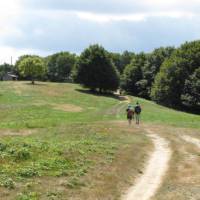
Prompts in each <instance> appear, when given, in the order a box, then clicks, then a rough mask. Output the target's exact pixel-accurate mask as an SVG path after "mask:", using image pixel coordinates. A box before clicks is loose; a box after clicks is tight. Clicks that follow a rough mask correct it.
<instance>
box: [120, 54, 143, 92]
mask: <svg viewBox="0 0 200 200" xmlns="http://www.w3.org/2000/svg"><path fill="white" fill-rule="evenodd" d="M145 62H146V55H145V54H144V53H140V54H138V55H136V56H135V58H133V60H132V61H131V63H130V64H129V65H127V66H126V68H125V70H124V73H123V75H122V79H121V87H122V89H124V90H125V91H127V92H129V93H131V94H133V95H136V96H143V91H142V90H143V88H145V87H146V86H145V85H146V81H141V80H142V79H143V73H142V66H144V65H145Z"/></svg>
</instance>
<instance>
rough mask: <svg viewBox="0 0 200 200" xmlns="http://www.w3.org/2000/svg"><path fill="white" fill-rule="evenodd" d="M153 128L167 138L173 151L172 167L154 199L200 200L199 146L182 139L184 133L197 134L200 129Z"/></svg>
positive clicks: (152, 127)
mask: <svg viewBox="0 0 200 200" xmlns="http://www.w3.org/2000/svg"><path fill="white" fill-rule="evenodd" d="M148 127H151V129H152V130H154V131H155V132H156V133H159V134H160V135H162V137H165V138H167V139H168V140H169V141H170V143H171V148H172V151H173V154H172V159H171V161H170V168H169V171H168V173H167V174H166V176H165V178H164V180H163V185H162V186H161V188H160V189H159V191H158V193H157V194H156V195H155V197H154V198H152V199H153V200H199V199H200V190H199V189H197V188H200V173H199V171H200V154H199V152H200V151H199V148H197V147H196V146H195V145H193V144H191V143H188V142H186V141H184V140H183V139H182V136H183V135H185V134H186V135H191V136H194V135H197V134H198V133H197V132H198V130H197V129H196V130H195V129H189V128H175V127H170V126H151V125H148Z"/></svg>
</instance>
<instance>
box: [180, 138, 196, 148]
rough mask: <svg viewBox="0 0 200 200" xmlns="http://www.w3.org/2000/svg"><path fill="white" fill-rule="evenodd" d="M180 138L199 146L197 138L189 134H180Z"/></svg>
mask: <svg viewBox="0 0 200 200" xmlns="http://www.w3.org/2000/svg"><path fill="white" fill-rule="evenodd" d="M182 138H183V140H185V141H186V142H190V143H192V144H194V145H196V146H197V147H198V148H200V140H199V139H197V138H194V137H191V136H189V135H184V136H182Z"/></svg>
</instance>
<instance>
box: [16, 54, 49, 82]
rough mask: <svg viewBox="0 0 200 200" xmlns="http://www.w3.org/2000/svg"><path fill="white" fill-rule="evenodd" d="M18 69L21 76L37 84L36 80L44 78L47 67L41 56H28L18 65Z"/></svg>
mask: <svg viewBox="0 0 200 200" xmlns="http://www.w3.org/2000/svg"><path fill="white" fill-rule="evenodd" d="M18 69H19V72H20V74H21V75H22V76H23V77H24V76H25V77H29V78H30V79H31V81H32V84H34V83H35V79H36V78H38V77H42V76H44V74H45V73H46V65H45V62H44V60H43V59H42V58H40V57H39V56H28V57H25V58H23V59H22V60H21V61H20V62H19V63H18Z"/></svg>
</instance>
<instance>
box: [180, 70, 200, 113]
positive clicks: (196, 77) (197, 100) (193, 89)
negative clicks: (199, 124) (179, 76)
mask: <svg viewBox="0 0 200 200" xmlns="http://www.w3.org/2000/svg"><path fill="white" fill-rule="evenodd" d="M181 99H182V101H183V103H184V104H185V105H187V106H189V107H192V108H193V107H194V108H195V107H196V108H197V107H198V109H199V110H200V67H198V68H197V69H196V70H195V72H194V73H193V74H192V75H190V76H189V78H188V79H187V80H186V81H185V85H184V90H183V94H182V96H181Z"/></svg>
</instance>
